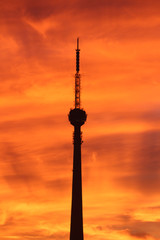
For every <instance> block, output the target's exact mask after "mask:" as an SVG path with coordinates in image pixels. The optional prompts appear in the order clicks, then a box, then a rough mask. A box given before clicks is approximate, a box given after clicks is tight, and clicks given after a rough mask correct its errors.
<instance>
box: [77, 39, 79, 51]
mask: <svg viewBox="0 0 160 240" xmlns="http://www.w3.org/2000/svg"><path fill="white" fill-rule="evenodd" d="M77 50H79V37H78V38H77Z"/></svg>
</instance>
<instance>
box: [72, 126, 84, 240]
mask: <svg viewBox="0 0 160 240" xmlns="http://www.w3.org/2000/svg"><path fill="white" fill-rule="evenodd" d="M70 240H83V214H82V176H81V127H80V126H75V127H74V153H73V179H72V209H71V228H70Z"/></svg>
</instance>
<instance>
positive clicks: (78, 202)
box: [68, 38, 87, 240]
mask: <svg viewBox="0 0 160 240" xmlns="http://www.w3.org/2000/svg"><path fill="white" fill-rule="evenodd" d="M79 52H80V49H79V38H77V49H76V74H75V108H74V109H71V110H70V112H69V115H68V117H69V121H70V123H71V124H72V125H73V126H74V133H73V144H74V150H73V178H72V207H71V226H70V240H83V209H82V174H81V144H82V132H81V126H82V125H83V124H84V123H85V121H86V118H87V115H86V112H85V111H84V110H83V109H81V108H80V73H79Z"/></svg>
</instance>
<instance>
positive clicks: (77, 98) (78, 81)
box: [75, 38, 81, 108]
mask: <svg viewBox="0 0 160 240" xmlns="http://www.w3.org/2000/svg"><path fill="white" fill-rule="evenodd" d="M79 60H80V49H79V38H77V49H76V74H75V108H80V103H81V102H80V87H81V79H80V77H81V76H80V73H79V70H80V67H79V66H80V63H79V62H80V61H79Z"/></svg>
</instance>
